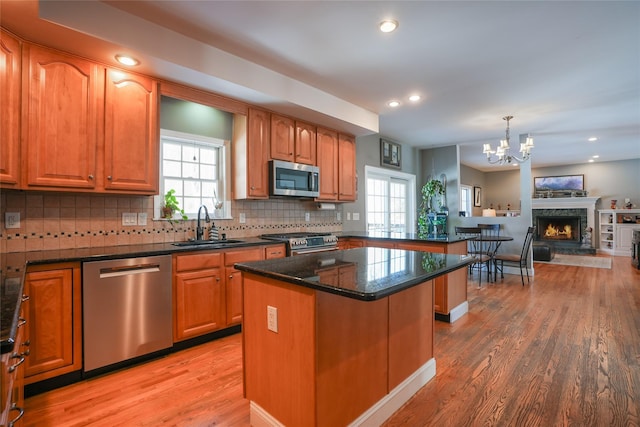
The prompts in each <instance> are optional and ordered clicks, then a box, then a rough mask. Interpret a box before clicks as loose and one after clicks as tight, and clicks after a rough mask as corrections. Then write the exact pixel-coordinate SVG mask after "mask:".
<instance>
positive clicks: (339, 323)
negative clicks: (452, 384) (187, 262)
mask: <svg viewBox="0 0 640 427" xmlns="http://www.w3.org/2000/svg"><path fill="white" fill-rule="evenodd" d="M470 262H471V258H470V257H468V256H465V255H448V254H443V253H431V252H419V251H409V250H399V249H388V248H379V247H369V248H357V249H349V250H342V251H333V252H324V253H318V254H310V255H304V256H298V257H290V258H283V259H279V260H270V261H258V262H251V263H239V264H236V265H235V267H236V268H237V269H239V270H241V271H242V272H243V276H244V289H243V311H244V313H245V314H244V320H243V346H244V351H243V357H244V360H243V363H244V383H245V396H246V398H247V399H249V400H250V402H251V403H250V407H251V424H252V425H253V426H261V425H270V426H273V425H291V426H294V425H304V426H339V425H379V424H380V423H381V422H382V421H384V420H385V419H387V418H388V417H389V416H390V415H391V414H392V413H393V412H395V411H396V410H397V409H398V408H400V406H402V405H403V404H404V402H406V401H407V400H408V399H409V398H410V397H411V396H413V394H415V393H416V392H417V391H418V390H419V389H420V388H421V387H422V386H423V385H424V384H426V383H427V382H428V381H429V380H430V379H431V378H433V377H434V376H435V371H436V367H435V360H434V358H433V322H434V304H433V294H434V288H433V280H434V279H435V278H437V277H439V276H441V275H443V274H447V273H450V272H452V271H455V270H458V269H463V268H465V267H466V266H467V265H468V264H469V263H470Z"/></svg>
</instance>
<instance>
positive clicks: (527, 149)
mask: <svg viewBox="0 0 640 427" xmlns="http://www.w3.org/2000/svg"><path fill="white" fill-rule="evenodd" d="M511 119H513V116H505V117H503V118H502V120H506V121H507V131H506V136H505V139H502V140H500V145H499V146H498V147H496V150H495V151H494V150H492V149H491V144H484V146H483V150H482V153H483V154H486V155H487V161H488V162H489V163H491V164H492V165H494V164H500V165H504V164H505V163H513V162H517V163H524V162H526V161H527V160H529V157H531V149H532V148H533V138H532V137H531V135H527V139H526V141H525V142H524V143H521V144H520V154H521V157H517V156H515V155H512V154H511V153H510V150H511V146H510V145H509V120H511ZM493 154H495V157H494V158H493V159H492V158H491V156H492V155H493Z"/></svg>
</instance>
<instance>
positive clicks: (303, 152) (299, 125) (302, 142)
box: [294, 122, 316, 165]
mask: <svg viewBox="0 0 640 427" xmlns="http://www.w3.org/2000/svg"><path fill="white" fill-rule="evenodd" d="M294 161H295V162H297V163H305V164H307V165H315V164H316V127H315V126H314V125H311V124H309V123H303V122H296V143H295V157H294Z"/></svg>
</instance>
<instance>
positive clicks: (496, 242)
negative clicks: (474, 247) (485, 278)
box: [476, 234, 513, 282]
mask: <svg viewBox="0 0 640 427" xmlns="http://www.w3.org/2000/svg"><path fill="white" fill-rule="evenodd" d="M476 240H479V241H481V242H482V243H485V242H488V243H489V246H488V250H487V251H486V253H487V255H489V257H490V258H491V261H490V263H491V265H493V272H492V273H491V272H490V274H491V275H492V276H493V282H495V281H496V273H497V268H496V260H495V255H496V253H498V249H500V246H501V245H502V243H503V242H511V241H513V237H511V236H504V235H503V236H490V235H486V234H483V235H482V236H478V237H477V238H476Z"/></svg>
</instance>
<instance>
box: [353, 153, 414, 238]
mask: <svg viewBox="0 0 640 427" xmlns="http://www.w3.org/2000/svg"><path fill="white" fill-rule="evenodd" d="M365 179H366V190H365V191H366V200H365V203H366V216H367V218H366V221H367V231H390V232H396V233H413V232H415V224H414V223H415V202H414V199H415V197H411V195H412V194H415V188H416V184H415V176H414V175H410V174H406V173H403V172H395V171H390V170H387V169H381V168H376V167H373V166H366V167H365Z"/></svg>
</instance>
